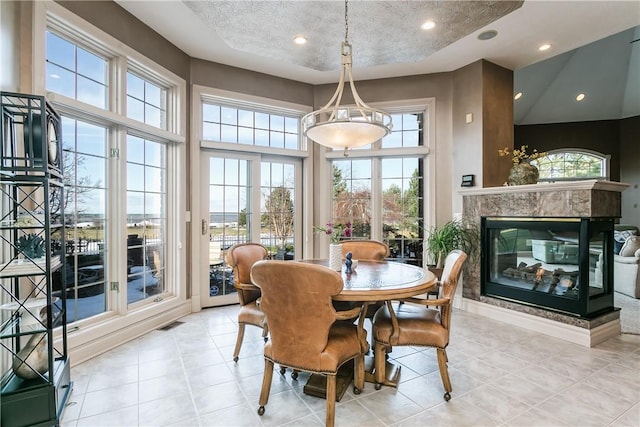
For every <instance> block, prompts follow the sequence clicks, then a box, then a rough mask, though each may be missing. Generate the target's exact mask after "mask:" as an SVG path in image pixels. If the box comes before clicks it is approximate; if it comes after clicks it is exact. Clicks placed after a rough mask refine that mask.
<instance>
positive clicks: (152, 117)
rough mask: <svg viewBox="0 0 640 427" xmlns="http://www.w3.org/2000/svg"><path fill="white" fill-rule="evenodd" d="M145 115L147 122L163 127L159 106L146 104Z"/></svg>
mask: <svg viewBox="0 0 640 427" xmlns="http://www.w3.org/2000/svg"><path fill="white" fill-rule="evenodd" d="M144 117H145V123H147V124H149V125H151V126H155V127H161V124H162V116H161V111H160V109H159V108H156V107H154V106H152V105H149V104H146V105H145V113H144Z"/></svg>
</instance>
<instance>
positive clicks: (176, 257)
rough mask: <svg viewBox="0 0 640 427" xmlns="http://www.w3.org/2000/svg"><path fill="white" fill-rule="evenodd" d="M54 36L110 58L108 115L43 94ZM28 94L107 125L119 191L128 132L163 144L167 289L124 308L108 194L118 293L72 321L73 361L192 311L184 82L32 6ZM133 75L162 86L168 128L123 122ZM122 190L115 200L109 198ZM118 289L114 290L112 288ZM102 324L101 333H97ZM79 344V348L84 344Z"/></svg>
mask: <svg viewBox="0 0 640 427" xmlns="http://www.w3.org/2000/svg"><path fill="white" fill-rule="evenodd" d="M48 29H52V30H53V31H54V32H56V33H57V34H59V35H61V36H63V37H65V38H67V39H69V40H71V41H73V42H74V43H78V44H79V45H80V46H82V47H83V48H85V49H87V50H90V51H93V52H96V53H98V54H100V55H101V56H103V57H105V58H108V59H109V69H108V73H109V74H108V76H109V77H108V86H109V90H108V95H107V96H108V101H107V106H108V108H107V109H106V110H103V109H101V108H97V107H94V106H91V105H88V104H85V103H83V102H79V101H76V100H75V99H70V98H68V97H65V96H62V95H59V94H55V93H49V92H47V91H46V86H45V85H46V79H45V72H46V62H45V58H46V46H45V34H46V31H47V30H48ZM31 60H32V64H33V75H32V83H31V86H32V91H33V92H34V93H40V94H44V95H46V97H47V99H48V100H49V101H50V102H51V103H52V104H53V106H54V108H56V110H57V111H58V112H59V113H60V114H62V115H67V116H69V117H71V118H74V119H78V120H84V121H90V122H94V123H100V124H103V125H106V126H108V127H109V138H108V144H109V164H108V174H109V176H111V177H112V180H111V181H110V182H109V185H110V186H113V188H122V187H123V185H124V184H125V182H126V178H125V177H126V134H127V132H131V133H135V134H136V135H138V136H142V137H144V138H147V139H153V140H155V141H160V142H164V143H166V144H167V165H166V167H167V171H168V177H167V212H166V215H167V218H168V221H167V230H166V235H167V242H166V248H167V253H166V254H165V266H166V273H165V274H166V276H165V277H166V288H167V290H169V291H170V292H167V293H165V294H163V295H161V296H162V299H161V300H159V301H155V302H154V301H152V300H153V299H150V300H151V301H149V302H148V303H145V304H134V305H132V306H127V296H126V283H127V281H126V243H125V242H126V241H125V240H123V237H122V236H126V208H125V206H126V193H125V192H120V191H119V192H115V191H112V193H111V194H109V196H108V206H109V207H108V215H109V217H108V226H109V228H110V229H109V230H108V233H109V238H110V241H111V248H110V253H109V256H108V260H107V263H108V265H109V267H108V268H109V272H110V273H112V275H111V279H110V281H111V282H116V281H117V282H119V284H120V285H119V288H120V291H119V292H118V291H116V290H111V291H108V294H110V297H109V300H110V303H109V306H108V308H109V309H108V311H106V312H105V313H103V314H101V315H97V316H93V317H90V318H87V319H82V320H79V321H77V322H74V323H73V327H72V328H70V330H69V331H68V332H69V344H70V352H71V353H72V355H73V353H74V352H75V354H76V356H77V357H76V358H75V361H80V360H83V359H85V358H87V357H91V356H93V355H95V354H96V353H97V352H100V351H104V349H106V348H109V347H111V346H113V345H114V343H121V342H124V341H126V340H128V339H131V337H133V336H136V335H139V334H142V333H146V332H148V331H149V330H151V329H154V328H155V327H157V326H159V325H161V324H166V323H168V322H169V321H171V320H174V319H176V318H178V317H181V316H182V315H184V314H187V313H189V312H190V310H189V304H188V302H187V298H188V295H187V284H186V270H185V268H184V265H185V263H186V256H185V252H184V251H183V250H182V246H183V244H184V242H183V241H182V237H181V236H184V235H185V233H186V230H185V219H184V217H185V214H184V213H185V205H184V203H185V200H184V197H181V195H180V193H181V192H180V191H179V190H180V189H184V188H186V176H185V175H186V171H185V141H186V137H185V135H186V108H187V107H188V104H187V102H186V82H185V80H184V79H182V78H180V77H179V76H177V75H175V74H174V73H172V72H170V71H169V70H167V69H165V68H163V67H162V66H160V65H158V64H156V63H154V62H152V61H151V60H149V59H148V58H146V57H144V56H142V55H141V54H139V53H138V52H136V51H135V50H133V49H131V48H130V47H128V46H126V45H124V44H123V43H122V42H120V41H118V40H117V39H115V38H113V37H112V36H110V35H108V34H107V33H105V32H103V31H102V30H100V29H98V28H97V27H95V26H93V25H92V24H89V23H88V22H86V21H84V20H83V19H81V18H80V17H78V16H76V15H75V14H73V13H71V12H70V11H68V10H67V9H65V8H64V7H62V6H60V5H58V4H56V3H54V2H52V1H40V2H33V50H32V58H31ZM128 69H132V70H136V73H139V75H141V76H142V77H144V78H148V79H150V80H151V81H153V82H155V83H158V84H160V85H162V86H163V87H166V88H167V91H168V100H167V101H168V102H167V129H165V130H163V129H159V128H157V127H155V126H151V125H147V124H145V123H142V122H139V121H137V120H133V119H130V118H128V117H126V89H125V87H126V86H125V84H126V71H127V70H128ZM116 193H119V194H118V196H115V195H114V194H116ZM114 288H115V286H114ZM100 326H104V328H96V327H100ZM83 346H84V347H83Z"/></svg>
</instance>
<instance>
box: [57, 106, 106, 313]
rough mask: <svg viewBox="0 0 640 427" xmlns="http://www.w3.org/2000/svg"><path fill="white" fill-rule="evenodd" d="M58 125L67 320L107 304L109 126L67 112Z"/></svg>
mask: <svg viewBox="0 0 640 427" xmlns="http://www.w3.org/2000/svg"><path fill="white" fill-rule="evenodd" d="M62 128H63V132H64V133H63V138H64V144H63V145H64V151H63V161H64V165H65V166H64V168H65V171H64V172H65V176H64V183H65V199H66V200H65V206H64V211H65V215H66V216H65V237H66V248H65V252H66V258H67V259H66V262H67V272H66V279H67V283H66V286H67V294H66V295H67V322H69V323H72V322H74V321H76V320H80V319H84V318H87V317H90V316H94V315H96V314H100V313H103V312H104V311H105V310H107V300H106V298H105V295H106V284H107V282H108V277H107V275H106V270H105V259H106V256H105V255H106V253H107V252H108V250H109V243H110V242H109V241H108V240H107V236H106V234H105V222H104V220H105V218H106V217H107V190H106V188H107V182H108V177H107V168H106V165H107V159H106V155H105V149H104V147H105V141H106V138H107V135H108V131H107V129H106V128H104V127H101V126H96V125H94V124H89V123H84V122H81V121H78V120H73V119H70V118H68V117H65V116H63V117H62ZM76 148H77V149H78V150H81V151H82V152H78V151H76ZM87 153H92V154H87ZM55 280H56V279H55V277H54V281H55Z"/></svg>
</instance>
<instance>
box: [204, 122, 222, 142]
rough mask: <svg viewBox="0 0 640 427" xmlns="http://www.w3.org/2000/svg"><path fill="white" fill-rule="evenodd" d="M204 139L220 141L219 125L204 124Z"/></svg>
mask: <svg viewBox="0 0 640 427" xmlns="http://www.w3.org/2000/svg"><path fill="white" fill-rule="evenodd" d="M202 139H205V140H209V141H220V125H219V124H217V123H206V122H205V123H204V124H203V125H202Z"/></svg>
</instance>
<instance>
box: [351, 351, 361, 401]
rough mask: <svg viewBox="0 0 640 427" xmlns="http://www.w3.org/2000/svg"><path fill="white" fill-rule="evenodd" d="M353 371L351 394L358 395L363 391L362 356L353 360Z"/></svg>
mask: <svg viewBox="0 0 640 427" xmlns="http://www.w3.org/2000/svg"><path fill="white" fill-rule="evenodd" d="M353 370H354V372H353V373H354V375H353V392H354V393H355V394H360V393H362V390H363V389H364V354H361V355H360V356H358V357H356V358H355V362H354V366H353Z"/></svg>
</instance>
